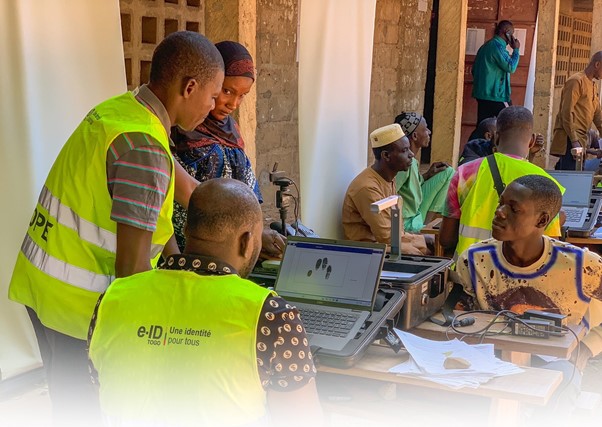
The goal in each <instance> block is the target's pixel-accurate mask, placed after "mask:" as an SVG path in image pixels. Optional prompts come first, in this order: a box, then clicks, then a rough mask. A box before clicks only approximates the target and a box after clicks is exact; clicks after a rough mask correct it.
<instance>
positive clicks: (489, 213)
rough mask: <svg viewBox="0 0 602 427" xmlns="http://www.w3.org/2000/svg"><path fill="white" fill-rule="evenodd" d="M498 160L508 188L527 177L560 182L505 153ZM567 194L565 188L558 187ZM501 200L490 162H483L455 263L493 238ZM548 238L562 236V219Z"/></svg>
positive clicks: (549, 230)
mask: <svg viewBox="0 0 602 427" xmlns="http://www.w3.org/2000/svg"><path fill="white" fill-rule="evenodd" d="M495 160H496V162H497V165H498V168H499V170H500V176H501V178H502V181H503V182H504V183H505V184H506V185H508V184H510V183H511V182H512V181H514V180H515V179H517V178H519V177H521V176H524V175H542V176H545V177H548V178H550V179H552V180H553V181H554V182H556V183H557V184H558V182H557V181H556V180H555V179H554V178H552V177H551V176H550V175H549V174H548V173H547V172H546V171H545V170H543V169H542V168H540V167H539V166H537V165H534V164H533V163H530V162H528V161H527V160H523V159H517V158H513V157H510V156H506V155H504V154H501V153H495ZM558 187H560V190H561V191H562V192H563V193H564V188H563V187H562V186H561V185H560V184H558ZM498 202H499V197H498V195H497V192H496V190H495V188H494V185H493V176H492V175H491V169H490V168H489V162H488V161H487V160H486V159H483V161H482V162H481V165H480V166H479V171H478V173H477V177H476V178H475V182H474V184H473V185H472V187H471V189H470V191H469V193H468V196H467V197H466V200H464V202H462V203H461V207H462V214H461V215H460V225H459V232H458V244H457V246H456V252H455V254H454V260H457V259H458V257H459V256H460V255H461V254H462V252H464V251H465V250H466V249H468V247H469V246H470V245H472V244H473V243H476V242H480V241H481V240H485V239H489V238H490V237H491V222H492V221H493V216H494V214H495V209H496V208H497V205H498ZM545 234H547V235H549V236H560V222H559V220H558V216H556V218H554V219H553V220H552V222H551V223H550V224H548V227H547V228H546V232H545Z"/></svg>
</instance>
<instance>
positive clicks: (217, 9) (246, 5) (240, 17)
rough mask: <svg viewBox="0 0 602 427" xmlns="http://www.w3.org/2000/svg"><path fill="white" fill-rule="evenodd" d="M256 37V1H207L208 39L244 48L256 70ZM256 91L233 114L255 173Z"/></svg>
mask: <svg viewBox="0 0 602 427" xmlns="http://www.w3.org/2000/svg"><path fill="white" fill-rule="evenodd" d="M256 34H257V1H256V0H206V1H205V36H207V37H208V38H209V40H211V41H212V42H214V43H217V42H220V41H224V40H232V41H236V42H238V43H240V44H242V45H244V46H245V47H246V48H247V49H248V50H249V53H250V54H251V56H252V57H253V60H254V61H255V66H256V67H257V56H256V51H257V49H256V47H257V43H256ZM256 112H257V90H256V85H253V87H252V88H251V91H250V92H249V94H248V95H247V96H245V100H244V102H243V103H242V104H241V105H240V107H239V108H238V110H237V111H236V112H235V113H234V118H235V119H236V121H237V122H238V125H239V126H240V132H241V134H242V137H243V139H244V141H245V153H246V154H247V156H248V157H249V159H250V160H251V163H252V165H253V169H255V164H256V159H257V150H256V145H255V135H256V130H257V114H256Z"/></svg>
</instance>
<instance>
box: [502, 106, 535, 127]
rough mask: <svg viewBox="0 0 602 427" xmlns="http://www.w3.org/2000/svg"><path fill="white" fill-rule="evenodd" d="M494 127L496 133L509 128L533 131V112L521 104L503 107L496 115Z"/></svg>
mask: <svg viewBox="0 0 602 427" xmlns="http://www.w3.org/2000/svg"><path fill="white" fill-rule="evenodd" d="M496 128H497V132H498V133H504V132H507V131H510V130H518V129H522V130H529V131H531V132H532V131H533V113H531V111H529V110H528V109H527V108H525V107H523V106H521V105H512V106H510V107H506V108H504V109H503V110H502V111H500V112H499V114H498V115H497V122H496Z"/></svg>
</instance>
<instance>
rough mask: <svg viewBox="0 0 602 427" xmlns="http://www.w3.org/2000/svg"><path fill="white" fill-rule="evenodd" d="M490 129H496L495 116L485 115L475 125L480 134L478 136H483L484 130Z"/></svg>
mask: <svg viewBox="0 0 602 427" xmlns="http://www.w3.org/2000/svg"><path fill="white" fill-rule="evenodd" d="M492 129H493V130H496V129H497V117H487V118H486V119H483V120H481V123H479V125H478V126H477V132H479V133H480V134H481V135H482V136H481V137H480V138H484V137H485V132H490V131H491V130H492Z"/></svg>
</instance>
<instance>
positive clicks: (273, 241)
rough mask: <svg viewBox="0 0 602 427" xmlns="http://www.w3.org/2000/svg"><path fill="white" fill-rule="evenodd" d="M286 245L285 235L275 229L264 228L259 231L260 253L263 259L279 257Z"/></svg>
mask: <svg viewBox="0 0 602 427" xmlns="http://www.w3.org/2000/svg"><path fill="white" fill-rule="evenodd" d="M285 246H286V237H284V236H283V235H282V234H280V233H278V232H277V231H276V230H270V229H269V228H264V229H263V232H262V233H261V253H260V257H261V258H263V259H281V258H282V254H283V253H284V247H285Z"/></svg>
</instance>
